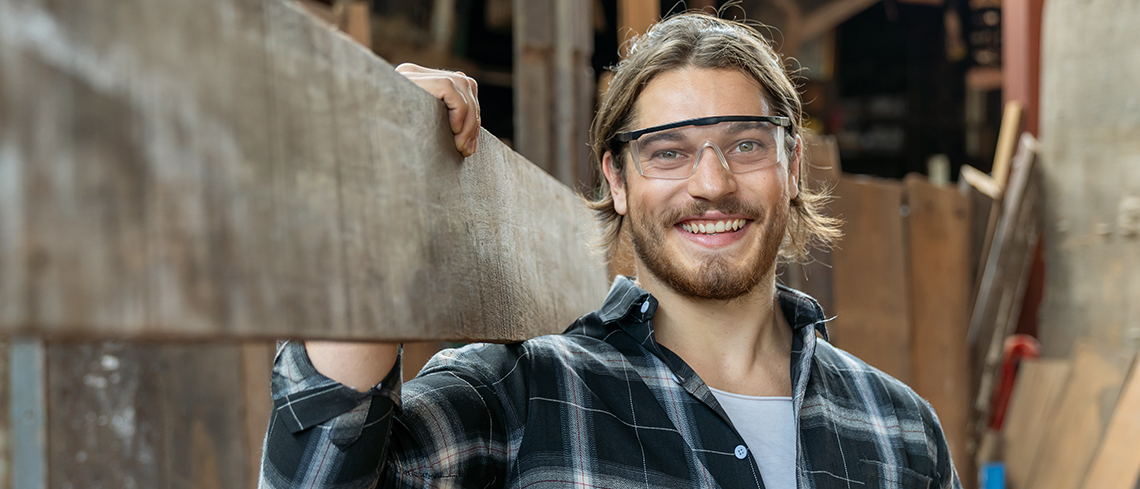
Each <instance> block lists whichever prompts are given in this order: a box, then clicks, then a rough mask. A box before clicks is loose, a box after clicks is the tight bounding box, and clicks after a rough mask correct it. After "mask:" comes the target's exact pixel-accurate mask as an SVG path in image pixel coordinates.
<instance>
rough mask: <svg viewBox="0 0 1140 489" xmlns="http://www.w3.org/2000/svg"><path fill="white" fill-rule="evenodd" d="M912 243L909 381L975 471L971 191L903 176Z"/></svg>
mask: <svg viewBox="0 0 1140 489" xmlns="http://www.w3.org/2000/svg"><path fill="white" fill-rule="evenodd" d="M904 185H905V189H906V198H907V207H908V208H909V210H910V212H909V214H908V216H907V218H906V220H907V224H908V225H907V239H908V240H909V243H908V244H909V249H910V263H909V267H908V270H909V276H910V292H911V294H910V306H911V311H910V312H911V323H912V328H913V330H912V335H913V336H912V337H913V341H914V344H913V348H912V349H911V352H910V354H911V366H912V374H913V376H912V379H913V382H911V384H910V386H911V387H913V388H914V390H915V392H917V393H918V395H920V396H922V397H923V398H925V399H926V400H927V401H929V402H930V405H931V406H933V407H934V410H935V411H936V412H937V413H938V419H939V420H940V421H941V422H942V430H943V431H944V432H945V434H946V442H947V444H948V445H949V446H950V453H951V454H952V455H953V457H954V461H955V464H956V466H957V468H958V471H959V472H960V473H966V474H972V473H973V470H972V464H969V463H967V462H968V461H970V460H971V457H969V456H968V455H969V454H968V453H967V452H966V444H967V441H968V440H969V418H970V401H969V399H970V386H969V379H970V364H969V358H970V351H969V345H968V344H967V342H966V335H967V333H968V331H969V329H970V317H969V307H970V306H969V302H970V287H971V285H970V284H971V281H972V280H973V277H972V276H973V273H972V272H973V267H972V266H971V262H970V197H969V196H968V195H966V194H964V193H962V192H959V191H958V189H956V188H946V187H938V186H935V185H932V184H930V183H929V182H928V181H927V180H926V178H925V177H922V176H920V175H915V174H912V175H908V176H907V177H906V180H905V181H904Z"/></svg>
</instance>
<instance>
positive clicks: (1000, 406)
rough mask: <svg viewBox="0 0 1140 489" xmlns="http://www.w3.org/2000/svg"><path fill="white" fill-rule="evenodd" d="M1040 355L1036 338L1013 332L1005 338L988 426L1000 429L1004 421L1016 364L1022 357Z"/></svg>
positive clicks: (1015, 373)
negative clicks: (998, 380)
mask: <svg viewBox="0 0 1140 489" xmlns="http://www.w3.org/2000/svg"><path fill="white" fill-rule="evenodd" d="M1040 355H1041V344H1040V343H1038V342H1037V339H1036V338H1034V337H1032V336H1029V335H1023V334H1015V335H1013V336H1010V337H1009V338H1006V339H1005V348H1004V350H1003V351H1002V356H1001V381H1000V382H999V383H998V385H997V387H996V388H994V395H993V402H992V403H991V404H990V405H991V406H993V410H991V411H990V428H993V430H994V431H1000V430H1001V426H1002V423H1004V422H1005V410H1006V408H1008V407H1009V398H1010V395H1011V394H1013V381H1014V380H1016V379H1017V366H1018V365H1019V364H1020V363H1021V360H1022V359H1023V358H1037V357H1038V356H1040Z"/></svg>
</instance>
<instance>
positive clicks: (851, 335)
mask: <svg viewBox="0 0 1140 489" xmlns="http://www.w3.org/2000/svg"><path fill="white" fill-rule="evenodd" d="M902 201H903V187H902V184H901V183H900V182H898V181H890V180H881V179H872V178H866V177H854V176H847V175H845V176H843V177H842V178H840V179H839V184H838V185H837V186H836V188H835V200H834V201H833V202H832V204H831V208H832V210H833V212H834V213H835V215H836V216H837V217H839V218H840V219H843V220H844V223H843V234H844V236H843V240H842V241H840V242H839V244H838V246H836V248H835V250H833V251H832V263H833V264H834V266H835V271H834V274H833V280H834V284H833V287H834V291H835V311H836V312H835V314H836V318H835V320H834V321H832V322H831V323H830V324H829V325H828V332H829V333H830V334H831V335H832V337H833V339H834V343H835V345H836V346H839V347H840V348H843V349H844V350H847V351H849V352H851V353H852V354H854V355H855V356H857V357H859V358H861V359H863V360H864V361H866V362H867V363H869V364H871V365H873V366H875V367H878V368H879V369H881V370H883V371H884V372H886V373H888V374H890V375H892V376H894V377H895V378H897V379H899V380H902V381H903V382H908V383H909V382H910V381H911V357H910V351H911V344H912V343H911V326H910V324H911V323H910V312H909V311H910V302H909V295H910V294H909V291H908V290H909V289H908V287H909V285H908V282H907V277H906V256H907V252H906V248H905V246H906V243H905V242H904V240H903V236H904V233H903V220H902V216H900V215H899V211H900V208H901V207H902V203H903V202H902Z"/></svg>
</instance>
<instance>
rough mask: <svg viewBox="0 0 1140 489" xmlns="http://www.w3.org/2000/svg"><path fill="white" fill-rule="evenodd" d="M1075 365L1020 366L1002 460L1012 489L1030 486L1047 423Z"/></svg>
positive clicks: (1043, 361) (1040, 363) (1039, 361)
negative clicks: (1034, 463) (1034, 462)
mask: <svg viewBox="0 0 1140 489" xmlns="http://www.w3.org/2000/svg"><path fill="white" fill-rule="evenodd" d="M1071 365H1072V364H1071V362H1070V361H1069V360H1067V359H1065V360H1056V359H1032V360H1023V361H1022V362H1021V366H1020V367H1018V372H1017V382H1016V383H1015V384H1014V388H1013V394H1012V396H1011V397H1010V401H1009V410H1008V411H1006V419H1005V424H1004V427H1003V430H1002V436H1003V437H1004V442H1003V443H1002V446H1003V447H1004V453H1003V456H1002V460H1004V461H1005V465H1006V480H1007V481H1008V483H1009V484H1008V486H1009V487H1010V489H1027V488H1028V487H1029V486H1028V483H1029V478H1030V476H1031V475H1032V474H1033V461H1034V460H1035V459H1036V458H1037V452H1038V451H1039V450H1040V449H1041V439H1042V438H1043V437H1044V436H1045V426H1046V423H1047V422H1048V421H1049V420H1050V419H1052V417H1053V412H1054V411H1055V410H1056V407H1057V400H1058V399H1059V398H1060V396H1061V390H1062V389H1063V388H1064V386H1065V383H1066V381H1067V380H1068V378H1069V371H1070V369H1071Z"/></svg>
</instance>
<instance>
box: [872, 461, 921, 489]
mask: <svg viewBox="0 0 1140 489" xmlns="http://www.w3.org/2000/svg"><path fill="white" fill-rule="evenodd" d="M861 462H862V463H863V477H864V478H865V480H866V481H867V485H866V488H867V489H930V487H931V482H933V479H931V478H930V477H927V476H925V475H922V474H920V473H918V472H915V471H913V470H911V469H908V468H906V467H900V466H898V465H890V464H885V463H883V462H878V461H875V460H862V461H861Z"/></svg>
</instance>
